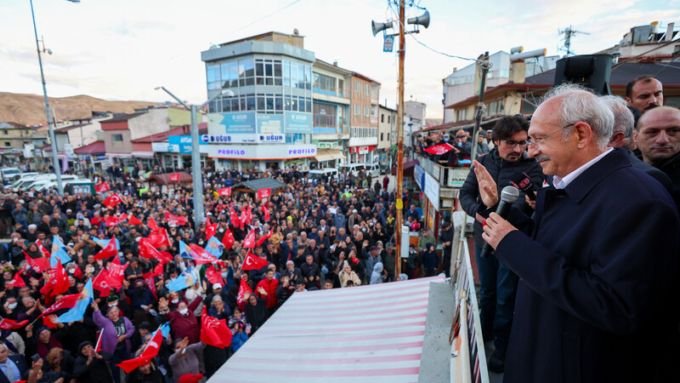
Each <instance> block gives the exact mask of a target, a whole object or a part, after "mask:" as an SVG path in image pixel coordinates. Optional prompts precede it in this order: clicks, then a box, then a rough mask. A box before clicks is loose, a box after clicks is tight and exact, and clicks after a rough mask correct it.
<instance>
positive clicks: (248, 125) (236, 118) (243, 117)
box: [221, 112, 255, 133]
mask: <svg viewBox="0 0 680 383" xmlns="http://www.w3.org/2000/svg"><path fill="white" fill-rule="evenodd" d="M222 116H223V119H222V123H221V124H222V125H224V126H225V128H226V133H255V112H240V113H222Z"/></svg>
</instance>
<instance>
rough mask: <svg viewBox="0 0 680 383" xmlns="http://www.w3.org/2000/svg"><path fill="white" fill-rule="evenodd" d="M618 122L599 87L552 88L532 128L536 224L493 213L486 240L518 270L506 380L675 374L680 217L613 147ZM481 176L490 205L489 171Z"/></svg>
mask: <svg viewBox="0 0 680 383" xmlns="http://www.w3.org/2000/svg"><path fill="white" fill-rule="evenodd" d="M647 113H649V112H647ZM613 126H614V116H613V114H612V112H611V110H610V109H609V108H608V107H607V105H606V104H605V103H604V102H602V100H600V99H599V98H598V97H597V96H595V95H593V94H592V93H590V92H588V91H586V90H583V89H582V88H579V87H577V86H574V85H563V86H559V87H557V88H556V89H554V90H552V91H551V92H550V93H549V94H548V95H547V96H546V98H545V100H544V101H543V102H542V103H541V104H540V105H539V107H538V108H537V110H536V112H535V113H534V115H533V118H532V119H531V126H530V128H529V137H530V140H531V141H530V145H529V148H528V149H529V154H530V155H531V156H532V157H534V158H535V159H536V160H537V161H538V163H539V164H540V166H541V168H542V169H543V172H544V174H546V175H548V176H551V177H552V180H551V185H549V186H548V187H546V188H543V189H540V190H539V194H538V198H537V202H536V213H535V214H534V215H533V217H526V218H527V220H528V222H530V223H531V224H532V226H533V229H532V231H531V234H526V233H523V232H522V231H520V230H517V228H516V226H514V225H513V224H512V223H511V221H508V220H506V219H505V218H503V217H501V216H500V215H498V214H496V213H491V214H490V216H489V217H488V218H487V219H486V225H485V226H484V234H483V239H484V240H485V241H486V242H487V243H488V244H489V245H490V247H491V248H492V249H495V256H496V257H497V258H498V259H499V261H500V262H503V263H504V264H506V265H507V266H508V268H510V269H511V270H513V271H514V272H515V273H516V274H517V275H518V277H519V287H518V291H517V301H516V305H515V311H514V312H515V316H514V321H513V325H512V334H511V336H510V343H509V346H508V350H507V354H506V361H505V374H504V381H506V382H510V383H512V382H548V381H563V382H601V381H617V382H638V381H647V382H668V381H672V380H674V377H675V375H676V372H675V371H674V369H673V368H672V366H673V361H674V360H677V358H678V356H677V353H678V347H677V344H673V342H675V341H676V340H677V339H676V338H677V337H676V336H675V335H677V323H678V322H677V319H678V309H677V307H675V306H673V305H671V306H669V305H668V302H670V301H672V300H673V299H674V297H675V296H676V288H675V287H676V282H677V279H678V266H679V265H678V261H679V260H678V257H677V254H680V237H679V236H678V235H677V230H678V227H680V217H679V216H678V211H677V209H676V207H675V204H674V202H673V199H672V197H671V196H670V194H669V193H668V191H667V190H666V189H665V188H664V187H663V186H662V185H661V184H660V183H658V182H657V181H656V180H654V179H653V178H652V177H650V176H649V175H647V174H645V173H644V172H642V171H640V170H638V169H636V168H634V167H633V166H631V164H630V161H629V160H628V158H627V157H626V155H625V154H623V153H621V152H620V151H615V150H613V149H612V148H608V147H607V144H608V143H609V141H610V139H611V135H612V131H613ZM475 174H476V176H477V179H478V182H479V185H480V187H479V190H480V191H481V192H482V193H483V194H484V198H483V200H485V201H486V202H485V206H493V204H495V203H496V202H497V199H498V195H497V194H498V193H497V188H496V185H495V181H494V179H493V177H492V176H491V173H490V172H489V171H487V170H486V169H484V168H483V166H477V167H475ZM622 207H625V208H622ZM521 213H522V212H519V211H517V210H515V209H513V210H512V211H511V216H513V214H518V215H521ZM515 219H520V218H519V217H517V218H515ZM513 220H514V219H513ZM612 223H615V224H612ZM630 233H635V235H630ZM650 254H654V256H653V257H651V256H650ZM527 339H531V341H527ZM638 350H657V352H654V353H642V354H641V353H638V352H637V351H638Z"/></svg>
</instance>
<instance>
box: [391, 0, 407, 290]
mask: <svg viewBox="0 0 680 383" xmlns="http://www.w3.org/2000/svg"><path fill="white" fill-rule="evenodd" d="M404 3H405V2H404V0H399V80H398V82H399V87H398V99H399V104H398V105H397V189H396V197H397V203H396V205H397V206H396V207H397V221H396V227H395V238H396V243H395V250H396V252H397V253H396V255H395V257H394V259H395V263H396V265H395V268H394V270H395V274H396V275H395V279H397V280H398V278H399V275H400V274H401V226H402V224H403V222H404V216H403V209H404V201H403V199H402V185H403V183H404V60H405V56H406V55H405V53H406V39H405V38H404V27H405V25H406V24H405V14H406V12H405V4H404Z"/></svg>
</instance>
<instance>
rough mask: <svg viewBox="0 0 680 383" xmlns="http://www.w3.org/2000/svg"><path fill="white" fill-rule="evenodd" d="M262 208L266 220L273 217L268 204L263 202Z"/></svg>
mask: <svg viewBox="0 0 680 383" xmlns="http://www.w3.org/2000/svg"><path fill="white" fill-rule="evenodd" d="M260 210H261V211H262V215H264V221H265V222H269V221H270V220H271V219H272V215H271V213H270V212H269V209H267V204H262V206H260Z"/></svg>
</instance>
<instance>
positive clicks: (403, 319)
mask: <svg viewBox="0 0 680 383" xmlns="http://www.w3.org/2000/svg"><path fill="white" fill-rule="evenodd" d="M443 282H444V278H443V277H434V278H421V279H415V280H410V281H401V282H393V283H382V284H377V285H370V286H360V287H351V288H342V289H332V290H320V291H307V292H302V293H294V294H293V296H292V297H290V298H289V299H288V301H287V302H286V303H285V304H284V305H283V306H282V307H281V308H280V309H279V310H278V311H276V313H275V314H274V315H273V316H272V317H271V318H270V319H269V320H268V321H267V322H266V323H265V324H264V325H263V326H262V327H261V328H260V329H259V330H258V331H257V333H256V334H255V335H254V336H253V337H252V338H250V339H249V340H248V341H247V342H246V343H245V345H243V347H241V349H239V350H238V351H237V352H236V354H234V355H233V356H232V357H231V358H230V359H229V360H228V361H227V362H226V363H225V364H224V365H223V366H222V367H221V368H220V369H219V370H218V371H217V372H216V373H215V375H213V376H212V377H211V379H210V380H209V381H208V382H209V383H218V382H219V383H225V382H239V383H255V382H269V381H271V382H274V381H277V382H296V383H317V382H318V383H322V382H323V383H326V382H338V383H340V382H342V383H347V382H350V383H359V382H362V383H363V382H366V383H369V382H370V383H382V382H385V383H387V382H389V383H402V382H403V383H406V382H418V381H422V382H429V383H438V382H444V381H446V382H450V381H451V380H450V378H448V375H449V373H448V371H449V365H448V363H446V360H447V358H448V357H449V356H450V352H449V346H448V336H447V335H448V333H449V332H450V331H451V324H452V317H453V296H452V294H453V293H452V290H451V289H450V286H449V285H448V284H447V283H443ZM442 288H443V289H444V293H443V294H442V293H441V292H442V291H441V289H442ZM439 313H442V314H439ZM433 326H434V327H433ZM434 333H436V334H437V337H436V338H437V339H435V337H432V336H431V334H434ZM442 335H443V336H442ZM435 351H438V352H439V354H437V355H438V356H443V358H444V362H443V363H439V361H438V360H437V363H436V364H437V365H438V367H433V366H432V365H431V364H432V363H431V361H432V360H433V359H436V358H437V356H436V355H433V354H432V353H433V352H435ZM440 354H441V355H440ZM421 359H422V361H421ZM433 368H436V369H437V370H438V371H436V372H435V371H433ZM439 369H441V370H439ZM432 374H438V376H440V377H441V378H437V379H435V378H433V376H434V375H432ZM447 379H448V380H447Z"/></svg>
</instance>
